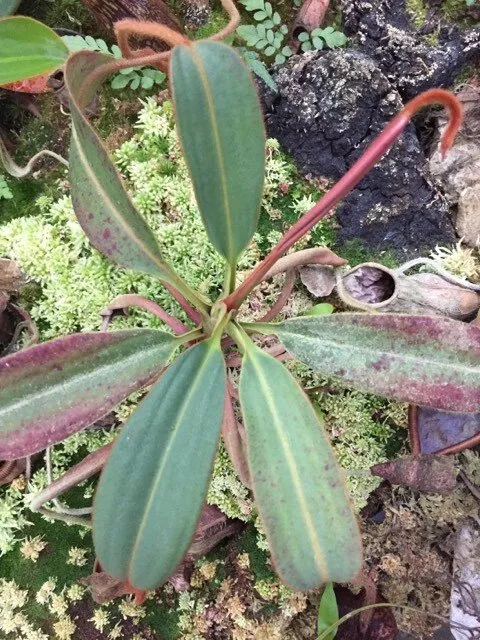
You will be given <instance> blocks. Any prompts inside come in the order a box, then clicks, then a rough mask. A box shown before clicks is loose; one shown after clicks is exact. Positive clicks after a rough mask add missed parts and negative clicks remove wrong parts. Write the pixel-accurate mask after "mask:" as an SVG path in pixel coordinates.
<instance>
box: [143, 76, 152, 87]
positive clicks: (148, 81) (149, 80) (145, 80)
mask: <svg viewBox="0 0 480 640" xmlns="http://www.w3.org/2000/svg"><path fill="white" fill-rule="evenodd" d="M153 85H154V80H153V78H150V77H149V76H143V78H142V89H151V88H152V87H153Z"/></svg>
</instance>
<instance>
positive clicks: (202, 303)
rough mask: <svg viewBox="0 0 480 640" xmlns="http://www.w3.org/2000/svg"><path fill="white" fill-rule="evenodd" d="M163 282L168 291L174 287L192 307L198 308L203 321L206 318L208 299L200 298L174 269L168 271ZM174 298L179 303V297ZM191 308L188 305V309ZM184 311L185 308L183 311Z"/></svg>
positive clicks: (207, 315)
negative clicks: (166, 277)
mask: <svg viewBox="0 0 480 640" xmlns="http://www.w3.org/2000/svg"><path fill="white" fill-rule="evenodd" d="M163 282H164V284H165V286H166V287H167V289H168V291H170V293H172V289H174V290H175V291H176V292H177V293H179V294H180V295H181V296H183V299H184V300H187V301H188V302H191V303H192V304H193V305H194V307H196V308H197V309H198V311H199V313H200V315H201V317H202V318H203V320H204V321H205V320H207V319H208V317H209V305H210V304H211V303H210V301H209V300H206V299H204V298H202V297H201V296H200V295H199V294H198V293H197V292H196V291H194V290H193V289H190V287H189V286H188V284H187V283H186V282H184V280H182V278H181V277H180V276H179V275H178V274H177V273H175V272H174V271H171V272H169V274H168V279H165V280H164V281H163ZM167 285H169V286H167ZM172 295H173V293H172ZM175 298H176V300H177V302H179V304H181V303H180V299H179V298H177V297H176V296H175ZM182 306H183V305H182ZM184 309H185V308H184ZM191 310H192V309H191V307H189V311H191ZM186 311H187V310H186V309H185V312H186Z"/></svg>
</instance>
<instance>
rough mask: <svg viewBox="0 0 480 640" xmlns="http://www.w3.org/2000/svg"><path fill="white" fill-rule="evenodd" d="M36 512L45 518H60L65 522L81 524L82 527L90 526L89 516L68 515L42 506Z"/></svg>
mask: <svg viewBox="0 0 480 640" xmlns="http://www.w3.org/2000/svg"><path fill="white" fill-rule="evenodd" d="M37 513H41V514H42V516H45V517H47V518H52V520H61V521H62V522H65V523H66V524H76V525H81V526H82V527H88V528H89V529H91V528H92V522H91V519H90V518H80V517H78V516H73V515H69V514H67V513H60V512H58V511H52V510H51V509H45V508H44V507H40V509H37Z"/></svg>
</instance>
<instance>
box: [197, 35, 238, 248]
mask: <svg viewBox="0 0 480 640" xmlns="http://www.w3.org/2000/svg"><path fill="white" fill-rule="evenodd" d="M190 52H191V54H192V58H193V60H194V63H195V65H196V67H197V70H198V75H199V76H200V81H201V83H202V86H203V89H204V91H205V98H206V101H207V107H208V115H209V118H210V122H211V125H212V131H213V137H214V140H215V149H216V152H217V156H218V168H219V171H220V183H221V186H222V196H223V206H224V209H225V214H226V228H227V246H228V251H227V256H228V258H232V257H233V232H232V211H231V208H230V200H229V197H228V181H227V176H226V173H225V163H224V157H223V152H222V144H221V140H220V132H219V130H218V125H217V120H216V118H215V103H214V100H213V96H212V92H211V89H210V83H209V81H208V77H207V74H206V73H205V70H204V67H203V64H202V60H201V59H200V57H199V56H198V54H197V52H196V51H195V47H194V46H193V47H191V48H190Z"/></svg>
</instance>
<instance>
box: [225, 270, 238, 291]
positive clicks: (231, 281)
mask: <svg viewBox="0 0 480 640" xmlns="http://www.w3.org/2000/svg"><path fill="white" fill-rule="evenodd" d="M236 277H237V268H236V266H234V265H231V264H227V265H226V266H225V279H224V283H223V295H224V296H228V295H230V294H231V293H232V291H234V290H235V280H236Z"/></svg>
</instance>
